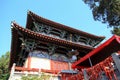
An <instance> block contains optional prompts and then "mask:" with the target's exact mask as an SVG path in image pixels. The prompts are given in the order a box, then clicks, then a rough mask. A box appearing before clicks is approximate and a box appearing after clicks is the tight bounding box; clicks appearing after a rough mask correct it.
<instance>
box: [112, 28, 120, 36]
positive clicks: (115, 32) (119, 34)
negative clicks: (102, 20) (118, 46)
mask: <svg viewBox="0 0 120 80" xmlns="http://www.w3.org/2000/svg"><path fill="white" fill-rule="evenodd" d="M111 33H112V34H116V35H118V36H120V28H118V27H115V28H113V30H111Z"/></svg>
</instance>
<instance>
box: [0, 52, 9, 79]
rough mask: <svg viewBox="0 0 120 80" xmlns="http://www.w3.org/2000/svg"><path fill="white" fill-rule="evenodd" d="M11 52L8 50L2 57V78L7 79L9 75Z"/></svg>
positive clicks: (0, 67)
mask: <svg viewBox="0 0 120 80" xmlns="http://www.w3.org/2000/svg"><path fill="white" fill-rule="evenodd" d="M9 57H10V53H9V52H6V54H5V55H2V56H1V57H0V80H7V79H8V77H9V72H8V65H9V59H10V58H9Z"/></svg>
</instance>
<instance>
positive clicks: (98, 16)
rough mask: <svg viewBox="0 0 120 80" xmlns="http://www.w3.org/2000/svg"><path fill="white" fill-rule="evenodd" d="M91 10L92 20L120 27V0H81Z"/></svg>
mask: <svg viewBox="0 0 120 80" xmlns="http://www.w3.org/2000/svg"><path fill="white" fill-rule="evenodd" d="M83 1H84V2H85V3H86V4H88V5H89V7H90V9H91V10H92V13H93V17H94V20H98V21H101V22H103V23H107V24H108V25H109V26H110V27H120V0H83Z"/></svg>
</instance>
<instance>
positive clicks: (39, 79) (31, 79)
mask: <svg viewBox="0 0 120 80" xmlns="http://www.w3.org/2000/svg"><path fill="white" fill-rule="evenodd" d="M49 79H50V75H45V74H44V73H42V74H41V75H40V76H34V75H28V76H22V78H21V80H49Z"/></svg>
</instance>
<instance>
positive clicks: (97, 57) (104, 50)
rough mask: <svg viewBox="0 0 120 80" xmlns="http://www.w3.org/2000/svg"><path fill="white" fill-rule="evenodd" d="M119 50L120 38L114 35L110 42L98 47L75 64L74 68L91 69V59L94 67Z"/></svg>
mask: <svg viewBox="0 0 120 80" xmlns="http://www.w3.org/2000/svg"><path fill="white" fill-rule="evenodd" d="M119 50H120V36H117V35H113V36H112V37H111V38H110V39H109V40H107V41H106V42H104V43H103V44H101V45H100V46H98V47H97V48H96V49H94V50H93V51H91V52H89V53H88V54H87V55H86V56H84V57H82V58H81V59H79V60H78V61H76V62H75V63H73V64H72V67H73V68H78V67H81V66H85V67H90V63H89V59H91V62H92V65H95V64H97V63H99V62H101V61H103V60H104V59H106V58H107V57H109V56H110V55H111V54H112V53H114V52H117V51H119Z"/></svg>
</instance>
